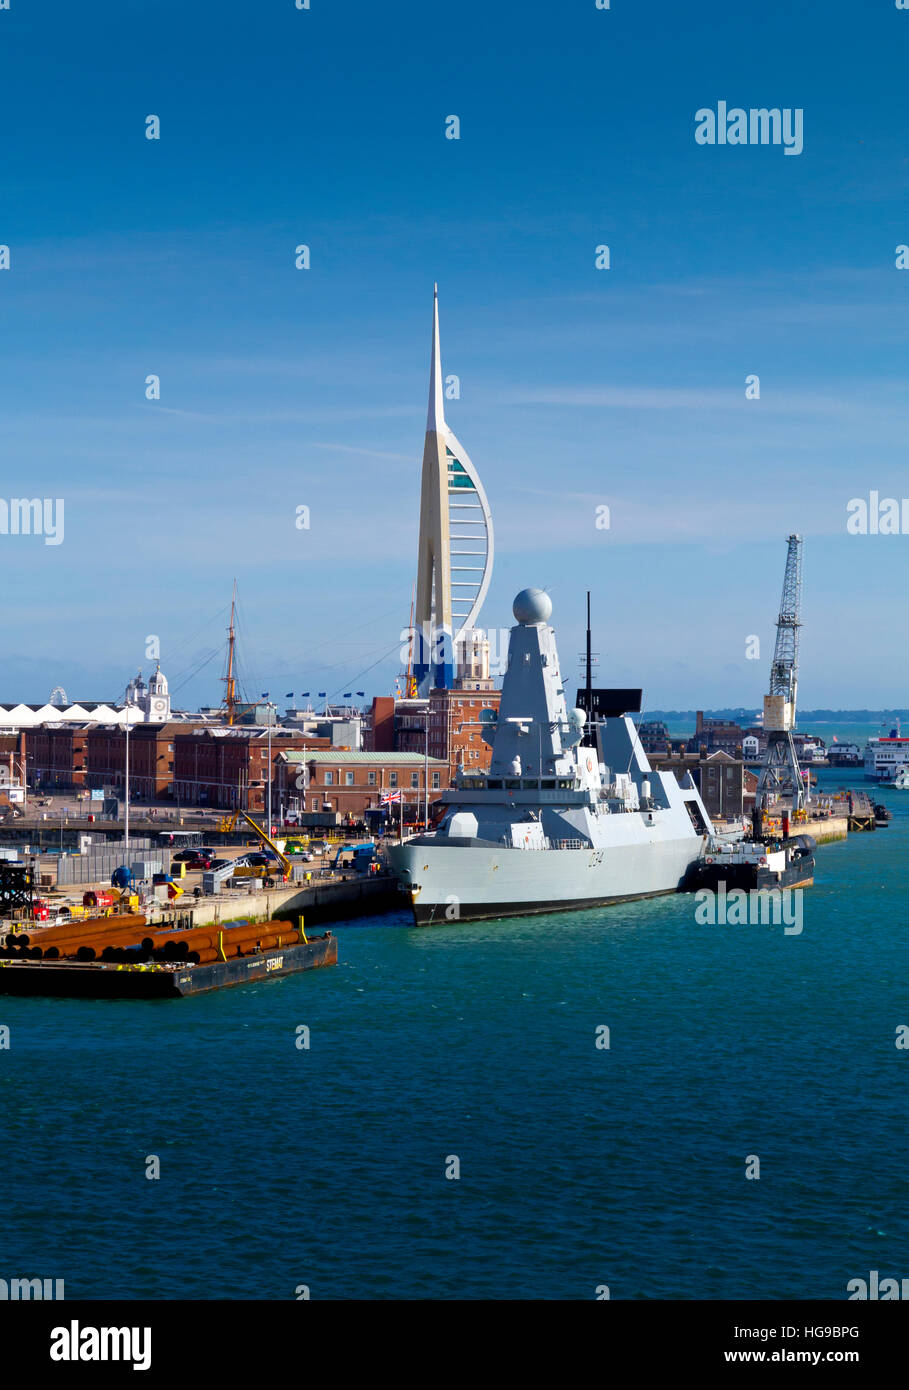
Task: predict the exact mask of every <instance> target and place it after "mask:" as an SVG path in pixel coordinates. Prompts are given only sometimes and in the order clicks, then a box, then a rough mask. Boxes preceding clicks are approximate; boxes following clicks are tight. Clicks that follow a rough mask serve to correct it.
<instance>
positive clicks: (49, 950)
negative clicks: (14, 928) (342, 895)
mask: <svg viewBox="0 0 909 1390" xmlns="http://www.w3.org/2000/svg"><path fill="white" fill-rule="evenodd" d="M337 959H338V946H337V941H336V939H335V938H334V937H333V936H332V934H331V932H326V933H325V934H324V935H322V936H317V937H314V938H310V939H309V940H307V937H306V934H305V932H304V931H303V928H302V923H301V925H300V927H295V926H294V925H293V924H292V923H291V922H286V921H271V922H257V923H248V922H242V923H236V924H233V925H231V924H228V925H226V926H223V927H222V926H219V925H216V926H209V927H193V928H190V929H189V930H185V929H184V930H179V931H174V930H173V929H172V928H170V929H162V928H160V927H150V926H149V925H148V923H147V921H146V919H145V917H144V916H141V915H133V916H127V915H125V914H124V915H122V916H120V917H119V918H118V917H113V918H111V917H104V918H94V919H88V920H85V919H83V920H81V921H76V922H73V923H64V924H62V925H59V926H55V927H48V928H45V929H42V930H39V931H37V932H34V933H28V932H21V931H20V932H19V933H10V934H8V935H7V936H5V937H4V938H3V942H2V946H0V994H55V995H85V996H90V997H101V998H113V997H127V998H155V997H166V996H173V995H183V994H198V993H201V992H203V991H206V990H210V989H219V988H223V987H225V986H228V985H234V984H243V983H246V982H247V981H248V980H253V979H256V978H258V977H260V976H271V975H283V974H294V973H296V972H297V971H300V970H310V969H314V968H316V967H319V966H322V965H334V964H336V963H337Z"/></svg>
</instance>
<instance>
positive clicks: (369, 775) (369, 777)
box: [366, 772, 376, 787]
mask: <svg viewBox="0 0 909 1390" xmlns="http://www.w3.org/2000/svg"><path fill="white" fill-rule="evenodd" d="M366 780H367V781H368V783H369V785H370V786H371V787H374V786H375V785H376V774H375V773H374V772H370V773H367V778H366Z"/></svg>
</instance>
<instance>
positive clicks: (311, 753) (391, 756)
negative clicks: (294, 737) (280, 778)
mask: <svg viewBox="0 0 909 1390" xmlns="http://www.w3.org/2000/svg"><path fill="white" fill-rule="evenodd" d="M281 757H282V758H283V759H284V761H285V762H288V763H361V764H367V765H369V766H370V767H385V766H388V765H390V764H393V763H397V764H398V765H399V766H400V765H401V764H402V763H404V764H405V765H406V764H408V763H413V765H414V767H416V766H417V765H418V764H419V765H420V766H422V765H423V763H424V762H425V761H426V759H425V758H424V755H423V754H422V753H346V752H345V751H344V749H343V748H313V749H306V748H303V749H299V750H298V749H296V748H291V749H288V750H286V751H284V752H282V753H281ZM429 762H430V763H431V764H432V765H433V766H435V767H447V766H448V764H447V763H446V762H445V760H444V758H430V759H429Z"/></svg>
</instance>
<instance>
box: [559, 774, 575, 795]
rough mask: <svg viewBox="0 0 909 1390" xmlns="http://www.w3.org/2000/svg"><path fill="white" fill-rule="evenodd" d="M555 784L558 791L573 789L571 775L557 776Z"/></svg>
mask: <svg viewBox="0 0 909 1390" xmlns="http://www.w3.org/2000/svg"><path fill="white" fill-rule="evenodd" d="M556 786H557V787H558V789H559V791H563V792H570V791H574V779H573V778H572V777H559V778H557V779H556Z"/></svg>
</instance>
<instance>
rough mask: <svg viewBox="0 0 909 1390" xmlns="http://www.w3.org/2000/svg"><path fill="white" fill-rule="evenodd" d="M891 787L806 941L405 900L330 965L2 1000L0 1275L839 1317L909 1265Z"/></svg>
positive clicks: (832, 779)
mask: <svg viewBox="0 0 909 1390" xmlns="http://www.w3.org/2000/svg"><path fill="white" fill-rule="evenodd" d="M820 777H821V783H822V785H825V784H830V785H832V786H839V785H843V784H848V783H849V781H850V780H852V781H854V782H855V783H856V784H861V777H860V774H854V773H853V774H848V773H842V772H836V771H829V772H827V771H822V772H821V774H820ZM880 795H881V799H882V800H884V801H886V802H887V804H888V805H889V806H890V807H891V809H892V810H893V821H892V823H891V825H890V826H889V828H887V829H885V830H882V831H877V832H875V833H874V834H868V835H854V836H850V839H849V841H848V842H847V843H844V844H834V845H831V846H829V847H825V848H823V849H822V850H821V851H820V852H819V855H818V868H817V877H816V886H815V887H814V888H813V889H810V890H808V891H806V892H805V895H804V903H803V908H804V917H803V930H802V931H801V933H800V934H790V935H787V934H785V933H784V932H783V930H782V928H781V927H779V926H778V927H772V926H714V927H709V926H700V925H698V924H697V923H696V921H695V904H694V901H693V899H692V898H691V897H688V896H680V897H672V898H662V899H658V900H653V901H649V902H642V903H636V904H632V905H630V906H627V907H621V908H607V909H597V910H593V911H590V912H581V913H571V914H565V915H562V916H558V917H542V918H517V919H511V920H508V921H505V922H480V923H475V924H470V925H465V926H463V927H461V926H458V925H456V924H452V925H447V926H445V927H440V928H429V929H425V930H422V931H418V930H415V929H413V928H412V927H410V926H409V925H408V920H407V918H406V917H405V914H404V913H403V912H402V913H401V914H400V916H399V917H383V918H376V919H365V920H362V921H361V922H358V923H357V924H356V925H350V926H344V925H339V926H338V927H337V932H338V936H339V939H340V964H339V965H338V966H337V967H336V968H335V969H333V970H326V971H317V972H313V973H311V974H304V975H298V976H294V977H291V978H287V979H283V980H279V981H272V982H268V983H262V984H261V985H254V986H249V987H247V988H243V989H236V990H230V991H224V992H218V993H215V994H213V995H209V996H204V997H200V998H198V999H189V1000H183V1001H149V1002H144V1003H142V1002H140V1003H135V1002H133V1003H118V1002H107V1003H97V1002H90V1001H79V1000H54V999H9V998H7V999H2V1000H0V1023H5V1024H7V1025H9V1027H10V1047H9V1050H8V1051H0V1071H2V1083H3V1084H2V1117H3V1119H2V1141H0V1164H2V1171H3V1178H4V1198H5V1200H4V1239H3V1242H2V1251H3V1260H4V1263H5V1265H6V1268H5V1269H0V1275H2V1276H3V1277H4V1278H9V1277H10V1276H13V1275H15V1276H21V1277H25V1276H29V1277H40V1278H57V1279H64V1280H65V1288H66V1296H67V1298H113V1297H117V1298H139V1297H147V1298H177V1297H181V1298H191V1299H210V1298H232V1299H251V1298H266V1299H294V1298H295V1297H298V1296H300V1292H301V1286H303V1285H305V1286H307V1288H308V1290H309V1294H310V1296H311V1297H312V1298H313V1299H338V1298H354V1299H364V1298H370V1299H383V1298H440V1299H449V1298H492V1299H496V1298H547V1299H549V1298H556V1299H568V1298H571V1299H573V1298H580V1299H593V1298H595V1297H596V1296H597V1292H596V1291H597V1288H598V1286H602V1285H608V1287H609V1289H610V1292H611V1297H612V1298H614V1299H642V1298H643V1299H652V1298H671V1299H693V1298H710V1299H723V1298H758V1299H762V1298H763V1299H775V1298H783V1297H792V1298H829V1299H843V1298H845V1297H846V1285H847V1282H848V1281H849V1280H850V1279H853V1278H856V1277H862V1276H865V1277H867V1273H868V1271H869V1270H872V1269H877V1270H880V1271H881V1272H882V1277H883V1274H884V1273H886V1274H887V1275H892V1276H894V1277H897V1278H899V1277H902V1276H904V1275H909V1209H907V1203H906V1191H907V1180H906V1165H905V1155H904V1151H903V1150H904V1145H903V1135H904V1128H905V1113H906V1099H907V1091H909V1080H907V1075H906V1067H907V1066H909V1054H907V1053H906V1052H903V1051H900V1050H898V1049H897V1047H896V1045H895V1042H896V1032H897V1029H898V1027H899V1026H900V1025H909V929H907V926H906V919H905V912H904V902H905V883H906V877H905V867H904V866H905V863H906V854H907V848H909V793H899V792H893V791H886V790H884V791H882V792H881V794H880ZM300 1025H305V1026H306V1027H307V1028H308V1029H309V1039H308V1041H309V1047H308V1049H307V1048H305V1047H300V1046H297V1042H298V1040H299V1041H304V1040H305V1039H306V1035H305V1034H303V1033H298V1031H297V1030H298V1028H299V1026H300ZM601 1025H606V1026H608V1028H609V1030H610V1037H609V1041H610V1046H609V1048H608V1050H607V1049H604V1048H598V1047H597V1046H596V1038H597V1029H598V1027H600V1026H601ZM150 1155H156V1156H157V1157H158V1159H159V1160H160V1177H159V1178H157V1179H155V1178H152V1179H149V1178H147V1177H146V1171H147V1167H148V1166H149V1164H148V1158H149V1156H150ZM749 1155H756V1156H758V1157H759V1159H760V1179H759V1180H748V1179H746V1176H745V1173H746V1161H747V1160H748V1157H749ZM454 1157H456V1158H457V1160H458V1163H459V1167H460V1176H459V1177H457V1178H449V1177H446V1169H447V1170H448V1171H449V1172H451V1171H453V1169H454V1167H455V1165H454V1164H453V1162H452V1159H453V1158H454Z"/></svg>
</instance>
